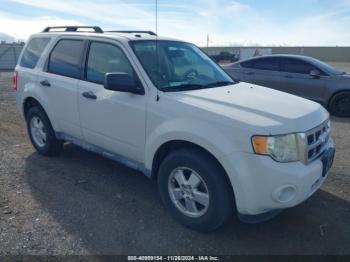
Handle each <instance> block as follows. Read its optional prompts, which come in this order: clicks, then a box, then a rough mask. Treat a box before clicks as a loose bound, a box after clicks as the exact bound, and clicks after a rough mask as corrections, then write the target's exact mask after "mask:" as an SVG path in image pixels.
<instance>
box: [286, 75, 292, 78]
mask: <svg viewBox="0 0 350 262" xmlns="http://www.w3.org/2000/svg"><path fill="white" fill-rule="evenodd" d="M284 78H293V77H292V76H290V75H285V76H284Z"/></svg>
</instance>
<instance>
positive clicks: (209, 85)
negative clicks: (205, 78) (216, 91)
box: [206, 81, 235, 87]
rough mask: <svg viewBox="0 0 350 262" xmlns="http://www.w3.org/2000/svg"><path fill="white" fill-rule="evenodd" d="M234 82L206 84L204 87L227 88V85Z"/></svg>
mask: <svg viewBox="0 0 350 262" xmlns="http://www.w3.org/2000/svg"><path fill="white" fill-rule="evenodd" d="M234 84H235V82H232V81H217V82H214V83H210V84H207V85H206V86H208V87H219V86H229V85H234Z"/></svg>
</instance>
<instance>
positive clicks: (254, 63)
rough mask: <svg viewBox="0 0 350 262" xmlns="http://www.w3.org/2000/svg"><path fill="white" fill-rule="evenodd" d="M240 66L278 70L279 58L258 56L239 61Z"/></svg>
mask: <svg viewBox="0 0 350 262" xmlns="http://www.w3.org/2000/svg"><path fill="white" fill-rule="evenodd" d="M241 66H242V67H245V68H251V69H258V70H270V71H278V70H279V59H278V58H276V57H266V58H258V59H253V60H248V61H246V62H242V63H241Z"/></svg>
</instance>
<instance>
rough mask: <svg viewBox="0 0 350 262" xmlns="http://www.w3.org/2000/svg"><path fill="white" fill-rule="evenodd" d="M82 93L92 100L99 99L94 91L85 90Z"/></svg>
mask: <svg viewBox="0 0 350 262" xmlns="http://www.w3.org/2000/svg"><path fill="white" fill-rule="evenodd" d="M82 95H83V97H85V98H87V99H92V100H96V99H97V96H96V95H95V94H94V93H93V92H92V91H89V92H84V93H83V94H82Z"/></svg>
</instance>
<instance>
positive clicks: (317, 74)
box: [310, 70, 321, 78]
mask: <svg viewBox="0 0 350 262" xmlns="http://www.w3.org/2000/svg"><path fill="white" fill-rule="evenodd" d="M310 76H311V77H313V78H320V77H321V72H320V71H318V70H311V71H310Z"/></svg>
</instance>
